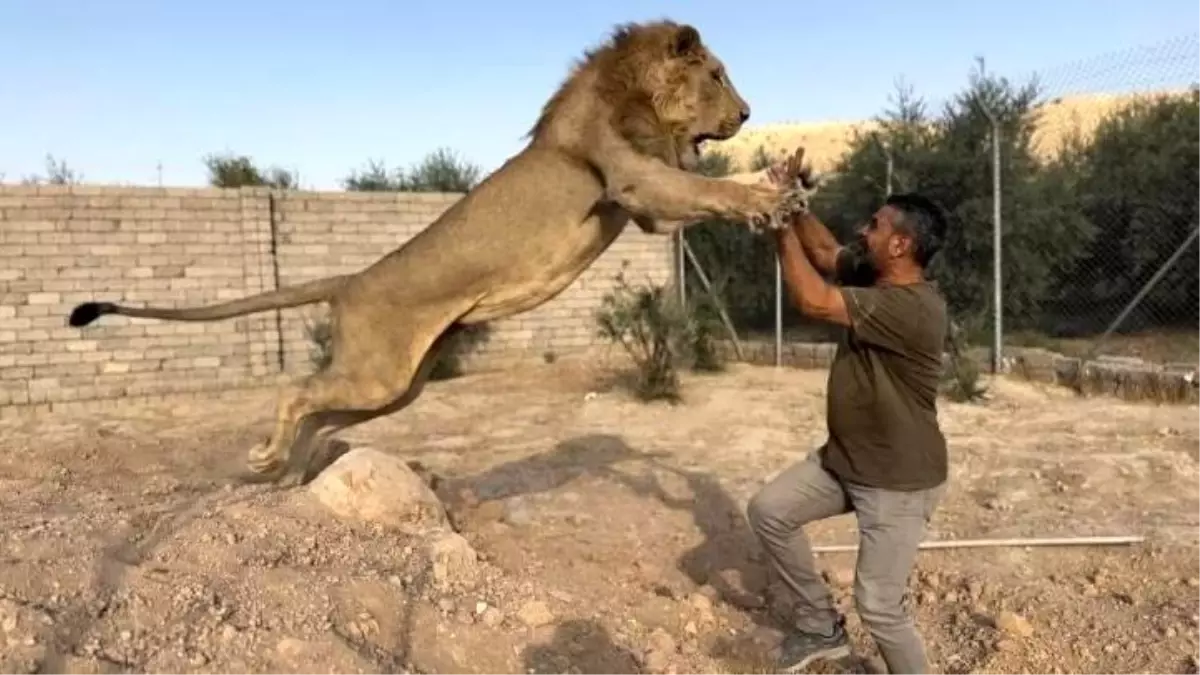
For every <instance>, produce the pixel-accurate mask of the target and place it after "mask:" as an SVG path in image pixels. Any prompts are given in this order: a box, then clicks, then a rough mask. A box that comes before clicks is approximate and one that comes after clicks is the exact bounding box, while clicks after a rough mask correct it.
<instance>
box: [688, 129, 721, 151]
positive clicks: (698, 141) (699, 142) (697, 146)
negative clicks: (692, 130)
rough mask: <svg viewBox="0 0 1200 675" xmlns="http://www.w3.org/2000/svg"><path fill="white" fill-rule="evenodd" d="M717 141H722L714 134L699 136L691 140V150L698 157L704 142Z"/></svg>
mask: <svg viewBox="0 0 1200 675" xmlns="http://www.w3.org/2000/svg"><path fill="white" fill-rule="evenodd" d="M719 140H722V139H721V138H720V137H719V136H717V135H716V134H700V135H699V136H696V137H694V138H692V149H693V150H695V151H696V154H697V155H699V154H700V151H701V150H702V149H703V145H704V144H705V143H706V142H708V141H719Z"/></svg>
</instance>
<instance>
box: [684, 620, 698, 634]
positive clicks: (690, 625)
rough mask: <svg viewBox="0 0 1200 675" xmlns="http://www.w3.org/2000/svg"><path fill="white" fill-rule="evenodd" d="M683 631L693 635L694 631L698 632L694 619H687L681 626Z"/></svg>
mask: <svg viewBox="0 0 1200 675" xmlns="http://www.w3.org/2000/svg"><path fill="white" fill-rule="evenodd" d="M683 632H685V633H687V634H688V635H695V634H696V633H698V632H700V629H699V628H697V627H696V622H695V621H689V622H687V625H685V626H684V627H683Z"/></svg>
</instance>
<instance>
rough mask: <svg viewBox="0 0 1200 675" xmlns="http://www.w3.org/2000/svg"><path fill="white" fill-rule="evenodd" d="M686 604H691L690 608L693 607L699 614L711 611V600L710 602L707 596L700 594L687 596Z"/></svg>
mask: <svg viewBox="0 0 1200 675" xmlns="http://www.w3.org/2000/svg"><path fill="white" fill-rule="evenodd" d="M688 602H689V603H691V605H692V607H695V608H696V609H698V610H700V611H701V612H711V611H712V607H713V604H712V600H710V599H709V598H708V596H705V595H701V594H700V593H692V594H691V595H690V596H688Z"/></svg>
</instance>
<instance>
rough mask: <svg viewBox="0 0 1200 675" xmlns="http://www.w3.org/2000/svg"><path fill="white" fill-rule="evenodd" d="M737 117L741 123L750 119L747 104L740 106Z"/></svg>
mask: <svg viewBox="0 0 1200 675" xmlns="http://www.w3.org/2000/svg"><path fill="white" fill-rule="evenodd" d="M738 119H739V120H741V122H742V124H745V123H746V120H748V119H750V107H749V106H747V107H745V108H742V109H741V111H740V112H738Z"/></svg>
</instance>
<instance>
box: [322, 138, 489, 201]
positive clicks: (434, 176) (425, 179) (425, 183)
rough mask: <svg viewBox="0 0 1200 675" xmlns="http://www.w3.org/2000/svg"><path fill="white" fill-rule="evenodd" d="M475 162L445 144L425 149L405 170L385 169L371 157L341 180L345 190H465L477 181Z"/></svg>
mask: <svg viewBox="0 0 1200 675" xmlns="http://www.w3.org/2000/svg"><path fill="white" fill-rule="evenodd" d="M482 173H483V172H482V171H481V169H480V168H479V166H477V165H475V164H473V163H471V162H468V161H466V160H463V159H460V158H459V157H458V155H457V154H456V153H454V152H453V151H451V150H449V149H447V148H438V149H437V150H434V151H433V152H431V153H429V154H428V155H426V156H425V157H424V159H422V160H421V161H420V162H419V163H417V164H415V165H413V166H412V167H411V168H410V169H409V170H408V171H407V172H406V171H404V170H403V169H399V168H397V169H394V170H392V171H388V170H387V167H385V166H384V165H383V163H382V162H379V161H376V160H371V161H369V162H368V163H367V167H366V169H364V170H363V171H361V172H351V173H350V175H349V176H348V177H346V179H344V180H343V181H342V184H343V186H344V187H345V188H346V189H347V190H355V191H392V192H468V191H470V190H471V188H473V187H475V186H476V185H477V184H478V183H479V179H480V177H481V175H482Z"/></svg>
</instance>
